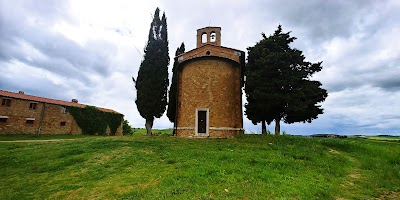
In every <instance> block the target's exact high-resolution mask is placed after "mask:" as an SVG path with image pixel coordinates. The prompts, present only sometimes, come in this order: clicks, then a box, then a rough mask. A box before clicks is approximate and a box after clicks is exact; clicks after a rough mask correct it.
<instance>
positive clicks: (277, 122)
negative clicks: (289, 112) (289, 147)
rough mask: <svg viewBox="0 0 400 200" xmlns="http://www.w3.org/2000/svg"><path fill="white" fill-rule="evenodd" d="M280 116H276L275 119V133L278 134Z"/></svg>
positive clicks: (279, 130) (279, 131)
mask: <svg viewBox="0 0 400 200" xmlns="http://www.w3.org/2000/svg"><path fill="white" fill-rule="evenodd" d="M280 122H281V118H280V117H279V118H276V119H275V135H279V134H280V133H281V124H280Z"/></svg>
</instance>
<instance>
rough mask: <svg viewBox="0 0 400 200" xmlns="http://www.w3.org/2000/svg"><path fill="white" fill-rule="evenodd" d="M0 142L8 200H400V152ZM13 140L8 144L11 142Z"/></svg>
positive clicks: (271, 143)
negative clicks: (374, 199)
mask: <svg viewBox="0 0 400 200" xmlns="http://www.w3.org/2000/svg"><path fill="white" fill-rule="evenodd" d="M15 138H18V139H32V138H33V139H38V138H39V139H41V138H44V139H52V138H59V139H75V140H62V141H58V142H27V143H17V142H7V143H4V142H0V169H1V170H0V180H1V185H0V197H1V199H47V198H49V199H317V198H319V199H371V198H378V199H384V198H386V199H399V195H400V143H399V142H385V141H383V142H382V141H374V140H365V139H357V138H355V139H320V138H307V137H300V136H288V135H287V136H280V137H274V136H270V135H268V136H265V135H243V136H240V137H237V138H233V139H178V138H173V137H168V136H167V135H166V134H161V135H160V136H152V137H147V136H143V135H142V134H139V133H137V134H134V135H133V136H129V137H128V136H124V137H117V136H113V137H104V136H98V137H96V136H46V137H38V136H16V137H15ZM9 139H10V136H0V140H9Z"/></svg>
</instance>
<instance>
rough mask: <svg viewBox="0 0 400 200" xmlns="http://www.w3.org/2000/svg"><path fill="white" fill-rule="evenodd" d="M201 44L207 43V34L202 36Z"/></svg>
mask: <svg viewBox="0 0 400 200" xmlns="http://www.w3.org/2000/svg"><path fill="white" fill-rule="evenodd" d="M201 43H207V33H203V34H201Z"/></svg>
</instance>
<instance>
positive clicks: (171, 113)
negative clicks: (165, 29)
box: [167, 42, 185, 123]
mask: <svg viewBox="0 0 400 200" xmlns="http://www.w3.org/2000/svg"><path fill="white" fill-rule="evenodd" d="M183 53H185V44H184V43H183V42H182V44H181V46H180V47H178V48H177V49H176V51H175V59H174V65H173V67H172V81H171V87H170V88H169V94H168V95H169V96H168V109H167V117H168V119H169V121H171V122H172V123H175V117H176V95H177V94H176V93H177V87H178V66H177V65H178V56H179V55H181V54H183Z"/></svg>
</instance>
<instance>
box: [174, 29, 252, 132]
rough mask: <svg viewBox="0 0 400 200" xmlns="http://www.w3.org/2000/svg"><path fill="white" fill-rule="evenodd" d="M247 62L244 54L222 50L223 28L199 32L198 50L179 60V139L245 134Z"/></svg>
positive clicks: (233, 50)
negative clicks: (243, 96) (243, 102)
mask: <svg viewBox="0 0 400 200" xmlns="http://www.w3.org/2000/svg"><path fill="white" fill-rule="evenodd" d="M244 59H245V53H244V52H243V51H240V50H237V49H232V48H227V47H223V46H221V28H220V27H205V28H201V29H198V30H197V47H196V48H195V49H193V50H191V51H189V52H186V53H184V54H182V55H179V56H178V69H179V70H178V91H177V108H176V109H177V110H176V123H175V129H176V135H177V136H178V137H233V136H235V135H237V134H241V133H243V118H242V116H243V115H242V87H243V81H244V70H245V60H244Z"/></svg>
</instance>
